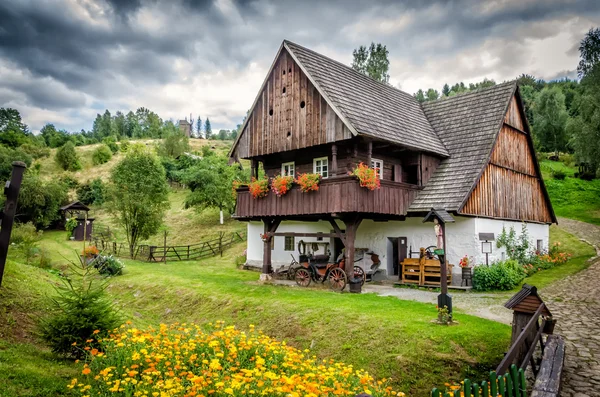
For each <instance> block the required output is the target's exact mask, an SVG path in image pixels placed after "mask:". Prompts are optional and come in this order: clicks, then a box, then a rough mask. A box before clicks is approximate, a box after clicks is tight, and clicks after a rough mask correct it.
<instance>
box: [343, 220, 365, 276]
mask: <svg viewBox="0 0 600 397" xmlns="http://www.w3.org/2000/svg"><path fill="white" fill-rule="evenodd" d="M361 222H362V219H361V218H359V217H356V218H351V219H347V220H344V224H345V225H346V233H345V245H346V263H345V266H344V271H345V272H346V276H347V277H348V278H349V279H350V278H352V277H354V241H355V240H356V231H357V230H358V227H359V226H360V223H361Z"/></svg>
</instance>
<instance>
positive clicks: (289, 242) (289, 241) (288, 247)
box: [283, 236, 296, 251]
mask: <svg viewBox="0 0 600 397" xmlns="http://www.w3.org/2000/svg"><path fill="white" fill-rule="evenodd" d="M295 245H296V242H295V241H294V236H285V241H284V245H283V249H284V250H285V251H294V250H295V247H294V246H295Z"/></svg>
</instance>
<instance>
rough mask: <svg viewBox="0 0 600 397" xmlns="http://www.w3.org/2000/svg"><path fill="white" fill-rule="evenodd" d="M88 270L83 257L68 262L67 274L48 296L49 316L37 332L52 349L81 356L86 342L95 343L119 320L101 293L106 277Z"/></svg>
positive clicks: (104, 286) (112, 306)
mask: <svg viewBox="0 0 600 397" xmlns="http://www.w3.org/2000/svg"><path fill="white" fill-rule="evenodd" d="M92 270H93V268H92V267H91V266H86V265H85V264H84V263H83V261H80V262H79V263H78V264H75V263H71V266H70V271H69V274H68V275H67V276H66V277H64V278H63V279H62V285H60V286H59V287H57V292H58V294H57V295H56V296H55V297H54V298H52V300H51V313H50V315H49V317H47V318H45V319H43V320H41V321H40V323H39V327H40V331H41V336H42V337H43V338H44V340H45V341H46V342H47V343H48V345H49V346H50V348H51V349H52V351H53V352H55V353H58V354H61V355H64V356H67V357H71V358H81V357H83V356H85V352H86V351H85V350H84V349H83V346H84V345H86V343H87V344H88V345H90V346H92V347H96V346H98V339H100V338H102V337H105V336H107V335H108V332H109V331H110V330H112V329H114V328H116V327H118V326H119V325H120V324H121V320H120V317H119V315H118V314H117V312H116V310H115V308H114V305H113V304H112V303H111V302H110V301H109V300H108V299H107V297H106V296H105V289H106V286H107V284H106V281H101V280H100V279H99V278H98V276H97V275H95V274H94V273H95V271H94V272H93V273H92ZM87 341H91V342H89V343H88V342H87Z"/></svg>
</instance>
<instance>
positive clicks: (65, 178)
mask: <svg viewBox="0 0 600 397" xmlns="http://www.w3.org/2000/svg"><path fill="white" fill-rule="evenodd" d="M59 180H60V181H61V182H62V183H63V184H64V185H65V186H66V187H67V188H69V189H76V188H77V186H79V181H78V180H77V179H75V178H73V177H72V176H71V175H69V174H67V173H64V174H63V175H61V176H60V178H59Z"/></svg>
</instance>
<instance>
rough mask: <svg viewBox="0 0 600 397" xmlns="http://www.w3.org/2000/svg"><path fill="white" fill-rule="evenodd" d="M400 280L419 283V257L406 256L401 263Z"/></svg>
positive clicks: (407, 282)
mask: <svg viewBox="0 0 600 397" xmlns="http://www.w3.org/2000/svg"><path fill="white" fill-rule="evenodd" d="M401 265H402V282H403V283H405V284H416V285H421V265H420V264H419V259H415V258H406V259H405V260H404V261H403V262H402V263H401Z"/></svg>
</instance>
